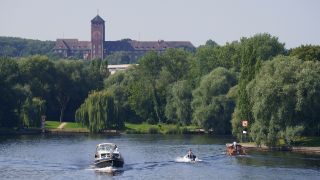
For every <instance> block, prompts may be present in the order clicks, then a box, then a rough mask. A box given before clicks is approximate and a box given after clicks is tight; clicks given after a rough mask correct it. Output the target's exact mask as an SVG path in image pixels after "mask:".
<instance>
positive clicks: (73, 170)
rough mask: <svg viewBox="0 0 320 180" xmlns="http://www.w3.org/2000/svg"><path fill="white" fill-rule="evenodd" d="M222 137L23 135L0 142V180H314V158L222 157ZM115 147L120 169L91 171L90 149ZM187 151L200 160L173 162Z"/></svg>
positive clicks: (319, 163)
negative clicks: (119, 155)
mask: <svg viewBox="0 0 320 180" xmlns="http://www.w3.org/2000/svg"><path fill="white" fill-rule="evenodd" d="M231 141H232V139H230V138H228V137H216V136H209V135H120V136H105V135H83V134H76V135H57V134H45V135H37V136H35V135H25V136H22V135H20V136H1V137H0V179H246V180H247V179H319V178H320V168H319V167H320V156H319V155H304V154H298V153H292V152H258V151H250V152H249V154H248V155H245V156H241V157H229V156H226V155H225V143H226V142H231ZM101 142H112V143H116V144H117V145H118V147H119V151H120V152H121V153H122V155H123V157H124V160H125V165H124V168H123V169H122V170H121V171H117V172H115V173H106V172H101V171H97V170H96V169H94V167H93V166H92V163H93V158H94V152H95V147H96V145H97V144H99V143H101ZM189 148H191V149H192V150H193V152H194V154H196V155H197V156H198V157H199V158H200V159H201V160H202V161H201V162H196V163H184V162H179V161H177V159H178V158H179V156H183V155H185V154H186V153H187V150H188V149H189Z"/></svg>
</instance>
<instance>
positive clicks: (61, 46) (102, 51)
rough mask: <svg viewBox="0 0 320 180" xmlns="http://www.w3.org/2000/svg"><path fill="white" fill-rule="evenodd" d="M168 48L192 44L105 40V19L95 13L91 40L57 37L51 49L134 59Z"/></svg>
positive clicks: (90, 56) (68, 53)
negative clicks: (122, 54) (117, 53)
mask: <svg viewBox="0 0 320 180" xmlns="http://www.w3.org/2000/svg"><path fill="white" fill-rule="evenodd" d="M168 48H183V49H186V50H193V49H194V46H193V45H192V44H191V42H189V41H163V40H159V41H136V40H130V39H125V40H120V41H106V37H105V21H104V20H103V19H102V18H101V17H100V16H99V15H97V16H96V17H94V18H93V19H92V20H91V41H79V40H78V39H57V41H56V44H55V46H54V48H53V51H54V52H55V53H58V54H60V55H61V56H62V57H64V58H70V57H74V58H82V59H88V60H90V59H104V58H105V57H106V56H108V55H111V54H113V53H115V52H122V53H126V54H127V55H128V56H129V57H130V58H133V59H136V58H138V57H140V56H142V55H143V54H145V53H146V52H148V51H151V50H154V51H157V52H163V51H165V50H166V49H168Z"/></svg>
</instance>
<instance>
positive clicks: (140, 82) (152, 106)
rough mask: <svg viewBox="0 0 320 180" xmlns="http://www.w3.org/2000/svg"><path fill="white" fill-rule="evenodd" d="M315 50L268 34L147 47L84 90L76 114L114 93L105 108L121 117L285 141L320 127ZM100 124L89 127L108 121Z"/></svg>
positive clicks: (120, 119)
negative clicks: (99, 86) (189, 46)
mask: <svg viewBox="0 0 320 180" xmlns="http://www.w3.org/2000/svg"><path fill="white" fill-rule="evenodd" d="M319 55H320V46H312V45H302V46H300V47H297V48H293V49H289V50H288V49H285V45H284V43H281V42H279V40H278V38H277V37H274V36H271V35H270V34H257V35H255V36H253V37H249V38H241V39H240V41H234V42H232V43H227V44H225V45H222V46H221V45H218V44H217V43H215V42H214V41H212V40H209V41H208V42H207V43H206V44H205V45H203V46H200V47H198V48H197V49H196V51H195V52H194V53H193V52H187V51H184V50H181V49H169V50H167V51H166V52H164V53H156V52H150V53H148V54H146V55H145V56H143V57H142V58H140V59H139V62H138V64H139V65H136V66H133V67H132V68H130V69H129V70H127V71H126V72H118V73H116V74H114V75H112V76H109V77H108V78H107V79H105V81H104V89H103V90H102V91H98V92H93V93H92V94H91V95H90V96H89V97H88V99H87V100H86V104H83V106H82V107H81V108H80V109H78V111H77V112H78V113H79V114H83V115H82V116H78V117H77V118H76V119H77V121H78V122H82V123H84V124H85V123H88V122H89V121H90V120H89V119H90V118H87V116H88V113H93V112H92V110H93V109H92V108H86V107H85V106H88V104H87V103H89V102H91V105H90V106H94V105H95V101H94V100H93V99H95V98H97V97H98V96H101V95H102V94H105V95H106V96H108V97H110V98H112V99H113V107H112V108H116V109H117V111H112V113H111V114H113V116H114V117H116V118H117V121H118V122H121V123H119V124H122V122H125V121H127V122H135V123H141V122H147V123H151V124H158V123H170V124H177V125H190V124H195V125H197V126H199V127H201V128H204V129H206V130H211V131H212V132H213V133H215V134H233V135H234V136H236V137H238V138H239V139H240V138H241V136H242V133H243V130H246V131H247V132H248V135H249V138H250V139H251V140H253V141H255V142H257V144H258V145H260V144H266V145H268V146H276V145H279V143H280V142H279V140H280V139H283V140H284V141H285V143H286V144H289V145H290V144H292V142H293V141H294V140H295V138H296V137H297V136H298V135H301V134H304V135H316V136H319V135H320V120H319V118H320V117H319V115H318V113H317V112H319V110H320V104H319V102H320V101H319V97H320V96H319V95H320V94H319V93H320V79H319V78H320V71H319V67H320V66H319V60H320V57H319ZM108 106H109V105H108ZM89 109H90V110H91V112H89ZM105 109H108V108H107V105H102V106H101V107H100V109H99V108H96V109H95V110H96V111H97V112H104V113H105V112H106V111H105ZM94 114H95V113H93V114H91V117H94ZM106 119H108V118H105V117H104V116H101V118H98V117H96V118H94V120H92V121H93V122H94V123H96V124H97V122H102V121H104V120H106ZM244 120H246V121H248V124H249V126H248V127H247V128H244V127H242V124H241V123H242V121H244ZM89 123H90V122H89ZM100 125H101V126H99V125H97V126H96V129H95V131H100V130H102V129H104V128H106V127H108V125H105V124H100ZM109 127H110V126H109ZM119 127H120V126H119Z"/></svg>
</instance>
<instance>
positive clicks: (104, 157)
mask: <svg viewBox="0 0 320 180" xmlns="http://www.w3.org/2000/svg"><path fill="white" fill-rule="evenodd" d="M94 157H95V161H94V165H95V166H96V167H97V168H105V167H123V164H124V160H123V157H122V155H121V154H120V152H119V150H118V147H117V145H115V144H113V143H101V144H98V145H97V148H96V153H95V156H94Z"/></svg>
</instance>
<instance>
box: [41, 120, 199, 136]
mask: <svg viewBox="0 0 320 180" xmlns="http://www.w3.org/2000/svg"><path fill="white" fill-rule="evenodd" d="M60 124H61V123H60V122H58V121H46V129H47V130H48V131H49V132H59V131H60V132H68V131H70V132H89V130H88V129H87V128H86V127H83V126H81V124H79V123H76V122H66V125H65V126H64V127H62V128H59V126H60ZM121 132H123V133H127V134H190V133H194V134H196V133H197V134H200V133H204V131H203V130H201V129H198V128H197V127H196V126H177V125H173V124H157V125H152V124H146V123H142V124H133V123H125V129H124V130H122V131H121Z"/></svg>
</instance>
